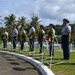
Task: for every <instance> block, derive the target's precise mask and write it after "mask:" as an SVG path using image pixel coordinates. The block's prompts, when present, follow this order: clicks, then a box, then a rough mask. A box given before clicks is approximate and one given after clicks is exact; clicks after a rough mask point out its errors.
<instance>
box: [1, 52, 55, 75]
mask: <svg viewBox="0 0 75 75" xmlns="http://www.w3.org/2000/svg"><path fill="white" fill-rule="evenodd" d="M0 52H3V53H7V54H11V55H14V56H16V57H19V58H21V59H23V60H26V61H28V62H29V63H31V64H33V65H34V66H35V67H37V68H38V69H39V70H40V71H41V73H42V74H43V75H55V74H54V73H53V72H52V71H51V70H50V69H49V68H48V67H47V66H45V65H44V64H42V63H41V62H39V61H37V60H35V59H33V58H31V57H28V56H25V55H22V54H17V53H13V52H7V51H0Z"/></svg>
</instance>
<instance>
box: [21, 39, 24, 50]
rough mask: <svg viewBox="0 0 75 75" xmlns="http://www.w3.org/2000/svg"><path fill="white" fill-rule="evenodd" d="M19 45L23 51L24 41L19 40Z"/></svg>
mask: <svg viewBox="0 0 75 75" xmlns="http://www.w3.org/2000/svg"><path fill="white" fill-rule="evenodd" d="M20 43H21V50H23V49H24V41H23V40H21V41H20Z"/></svg>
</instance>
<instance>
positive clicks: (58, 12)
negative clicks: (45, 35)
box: [0, 0, 75, 25]
mask: <svg viewBox="0 0 75 75" xmlns="http://www.w3.org/2000/svg"><path fill="white" fill-rule="evenodd" d="M0 9H1V10H0V15H3V16H6V15H8V14H10V13H14V14H16V15H17V16H18V17H20V16H26V17H28V19H30V17H31V16H32V14H33V13H35V14H36V15H38V16H39V17H40V18H41V20H42V23H43V24H45V25H46V24H49V23H50V22H51V23H52V22H53V23H54V24H58V23H60V22H61V23H62V19H63V18H67V19H69V20H70V21H71V22H74V20H75V10H74V9H75V0H28V1H27V0H15V1H14V0H1V1H0Z"/></svg>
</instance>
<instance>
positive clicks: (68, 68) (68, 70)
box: [1, 46, 75, 75]
mask: <svg viewBox="0 0 75 75" xmlns="http://www.w3.org/2000/svg"><path fill="white" fill-rule="evenodd" d="M1 47H2V46H1ZM1 50H7V51H13V52H17V53H21V54H24V55H26V56H30V57H32V58H34V59H36V60H38V61H41V62H42V63H44V64H45V65H47V66H48V67H49V68H50V66H49V64H48V63H50V58H49V57H50V56H49V52H48V50H46V49H45V50H44V54H43V56H42V55H37V54H38V53H39V49H38V48H36V49H35V54H34V53H29V48H25V49H24V50H23V51H21V50H19V47H17V49H16V50H13V49H12V47H8V48H7V49H3V48H1ZM46 58H47V59H46ZM62 58H63V53H62V51H58V50H55V56H54V57H53V59H52V60H53V61H52V64H56V63H58V62H62V61H63V60H62ZM42 59H43V60H42ZM45 59H46V60H45ZM47 62H48V63H47ZM50 69H51V70H52V71H53V72H54V73H55V75H75V52H71V55H70V60H67V61H65V62H64V63H61V64H57V65H52V67H51V68H50Z"/></svg>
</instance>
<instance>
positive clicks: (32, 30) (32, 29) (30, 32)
mask: <svg viewBox="0 0 75 75" xmlns="http://www.w3.org/2000/svg"><path fill="white" fill-rule="evenodd" d="M32 32H35V28H34V27H32V28H31V29H30V30H29V34H30V35H31V34H32Z"/></svg>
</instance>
